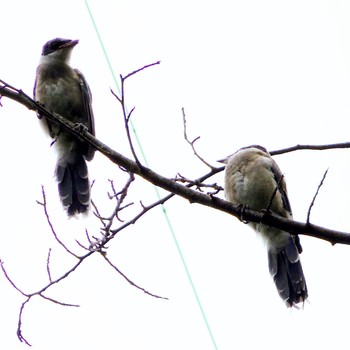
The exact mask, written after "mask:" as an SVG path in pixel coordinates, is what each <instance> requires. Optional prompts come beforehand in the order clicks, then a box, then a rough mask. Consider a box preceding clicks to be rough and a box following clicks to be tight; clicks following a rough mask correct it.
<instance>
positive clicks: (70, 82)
mask: <svg viewBox="0 0 350 350" xmlns="http://www.w3.org/2000/svg"><path fill="white" fill-rule="evenodd" d="M78 42H79V41H78V40H70V39H61V38H56V39H53V40H50V41H48V42H47V43H46V44H45V45H44V46H43V50H42V54H41V58H40V62H39V66H38V68H37V70H36V80H35V85H34V99H36V100H37V101H38V102H40V103H41V104H42V105H43V106H44V107H45V108H46V109H47V110H48V111H49V112H53V113H57V114H59V115H61V116H63V117H65V118H67V119H68V120H70V121H71V122H73V123H78V124H80V125H84V127H86V128H87V130H88V131H89V132H90V134H92V135H95V126H94V116H93V112H92V107H91V92H90V89H89V86H88V84H87V82H86V80H85V78H84V76H83V75H82V74H81V73H80V72H79V71H78V70H77V69H73V68H71V66H70V65H69V61H70V56H71V53H72V50H73V48H74V47H75V45H77V44H78ZM39 118H40V119H41V121H42V125H43V126H44V129H45V130H46V132H47V133H48V134H49V135H50V136H51V137H52V138H53V139H54V142H53V143H54V144H55V145H56V147H57V150H58V161H57V165H56V170H55V175H56V179H57V182H58V191H59V195H60V199H61V202H62V205H63V207H64V208H65V209H66V210H67V213H68V216H69V217H70V216H74V215H75V214H77V213H85V212H86V211H87V210H88V208H89V204H90V184H89V179H88V169H87V165H86V162H85V160H89V161H90V160H92V158H93V156H94V153H95V150H94V149H93V148H92V147H90V146H89V145H88V144H86V143H84V142H83V141H82V140H80V139H79V138H78V137H76V136H74V135H72V134H71V133H70V132H68V131H67V130H65V129H64V128H62V127H61V126H59V125H58V124H55V123H52V122H50V121H49V120H47V119H46V118H45V117H44V116H43V115H40V114H39Z"/></svg>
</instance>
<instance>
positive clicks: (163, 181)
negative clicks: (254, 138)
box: [0, 80, 350, 244]
mask: <svg viewBox="0 0 350 350" xmlns="http://www.w3.org/2000/svg"><path fill="white" fill-rule="evenodd" d="M0 82H1V83H2V84H3V85H0V94H1V95H2V96H5V97H8V98H10V99H12V100H15V101H17V102H19V103H21V104H22V105H24V106H26V107H27V108H29V109H31V110H35V111H37V112H40V114H41V115H44V116H45V117H46V118H48V119H49V120H51V121H53V122H55V123H58V124H60V125H62V126H63V127H64V128H66V129H67V130H69V131H70V132H71V133H73V134H74V135H76V136H79V137H80V138H81V139H83V140H84V141H85V142H87V143H88V144H89V145H91V146H92V147H94V148H95V149H96V150H97V151H99V152H100V153H102V154H103V155H104V156H106V157H107V158H108V159H109V160H111V161H112V162H113V163H115V164H117V165H119V166H122V167H123V168H125V169H126V170H127V171H129V172H131V173H134V174H136V175H138V176H140V177H142V178H143V179H145V180H146V181H148V182H150V183H152V184H154V185H156V186H158V187H161V188H163V189H165V190H167V191H169V192H171V193H173V194H175V195H178V196H180V197H182V198H185V199H187V200H188V201H189V202H190V203H198V204H201V205H205V206H208V207H211V208H214V209H217V210H221V211H223V212H226V213H228V214H231V215H233V216H235V217H237V218H238V219H240V218H241V216H242V219H243V220H245V221H251V222H258V223H262V224H266V225H270V226H273V227H276V228H280V229H283V230H285V231H288V232H290V233H292V234H304V235H308V236H312V237H315V238H320V239H323V240H326V241H329V242H331V243H332V244H336V243H341V244H350V234H349V233H346V232H340V231H335V230H331V229H328V228H323V227H320V226H317V225H313V224H310V223H301V222H296V221H291V220H287V219H284V218H281V217H278V216H276V215H274V214H266V213H265V214H262V213H259V212H255V211H252V210H248V209H247V210H245V211H244V213H243V215H241V211H240V210H239V208H238V207H237V206H235V205H233V204H232V203H229V202H227V201H225V200H223V199H220V198H217V197H214V196H212V195H208V194H204V193H200V192H198V191H195V190H192V189H191V188H190V186H183V185H181V184H179V183H177V182H176V181H174V180H171V179H168V178H166V177H164V176H162V175H160V174H157V173H156V172H154V171H153V170H152V169H149V168H147V167H145V166H143V165H140V164H137V163H136V162H135V161H132V160H131V159H129V158H127V157H125V156H123V155H122V154H120V153H118V152H116V151H114V150H113V149H111V148H110V147H108V146H107V145H105V144H104V143H102V142H101V141H99V140H98V139H96V138H95V137H94V136H92V135H91V134H90V133H89V132H88V131H87V130H86V129H82V128H80V129H79V128H76V127H75V124H74V123H71V122H70V121H68V120H67V119H66V118H64V117H62V116H60V115H57V114H53V113H50V112H48V111H47V110H45V108H44V107H43V106H41V105H40V104H39V103H37V102H36V101H34V100H33V99H31V98H30V97H29V96H28V95H26V94H25V93H23V91H21V90H18V89H15V88H13V87H11V86H10V85H9V84H6V83H4V82H3V81H1V80H0ZM335 148H350V143H340V144H331V145H320V146H311V145H297V146H294V147H290V148H287V149H284V150H280V151H273V152H271V154H273V155H277V154H282V153H286V152H291V151H294V150H301V149H317V150H325V149H335ZM223 169H224V167H219V168H214V169H212V170H211V171H210V172H209V173H208V174H206V175H204V176H202V177H200V178H199V179H197V180H196V181H204V180H206V179H208V178H209V177H211V176H213V175H215V174H217V173H219V172H221V171H222V170H223Z"/></svg>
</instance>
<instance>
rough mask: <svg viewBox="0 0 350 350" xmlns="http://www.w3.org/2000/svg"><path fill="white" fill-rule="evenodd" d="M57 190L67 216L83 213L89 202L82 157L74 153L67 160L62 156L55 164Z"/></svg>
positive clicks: (86, 172) (85, 170)
mask: <svg viewBox="0 0 350 350" xmlns="http://www.w3.org/2000/svg"><path fill="white" fill-rule="evenodd" d="M56 179H57V182H58V192H59V195H60V199H61V202H62V205H63V207H64V208H65V209H66V210H67V213H68V216H73V215H75V214H78V213H85V212H86V211H87V210H88V208H89V204H90V184H89V176H88V169H87V165H86V162H85V159H84V157H83V156H82V155H81V154H76V155H75V156H74V157H72V158H71V159H69V160H67V159H65V157H62V158H60V159H59V160H58V162H57V166H56Z"/></svg>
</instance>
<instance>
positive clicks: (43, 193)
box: [37, 185, 79, 258]
mask: <svg viewBox="0 0 350 350" xmlns="http://www.w3.org/2000/svg"><path fill="white" fill-rule="evenodd" d="M41 193H42V196H43V202H42V203H40V202H39V201H37V203H38V204H40V205H42V206H43V208H44V213H45V216H46V221H47V223H48V225H49V227H50V230H51V232H52V234H53V236H54V237H55V239H56V241H57V242H58V243H59V244H60V246H61V247H63V248H64V250H65V251H66V252H68V253H69V254H71V255H73V256H74V257H75V258H79V257H78V256H77V255H76V254H75V253H73V252H72V251H71V250H69V248H68V247H67V246H66V245H65V244H64V243H63V242H62V241H61V240H60V239H59V238H58V236H57V234H56V231H55V228H54V227H53V224H52V222H51V219H50V216H49V212H48V211H47V206H46V194H45V189H44V186H43V185H41Z"/></svg>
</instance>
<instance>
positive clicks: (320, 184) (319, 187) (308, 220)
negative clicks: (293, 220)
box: [306, 169, 329, 224]
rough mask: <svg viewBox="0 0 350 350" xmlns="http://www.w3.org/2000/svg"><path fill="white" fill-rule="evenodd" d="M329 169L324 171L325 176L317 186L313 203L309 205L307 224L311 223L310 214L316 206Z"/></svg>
mask: <svg viewBox="0 0 350 350" xmlns="http://www.w3.org/2000/svg"><path fill="white" fill-rule="evenodd" d="M328 170H329V169H327V170H326V171H325V172H324V174H323V177H322V180H321V182H320V183H319V185H318V187H317V191H316V193H315V195H314V197H313V198H312V201H311V204H310V206H309V210H308V211H307V219H306V224H309V223H310V215H311V210H312V207H313V206H314V204H315V201H316V197H317V196H318V193H319V191H320V189H321V187H322V185H323V182H324V180H325V179H326V176H327V173H328Z"/></svg>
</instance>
